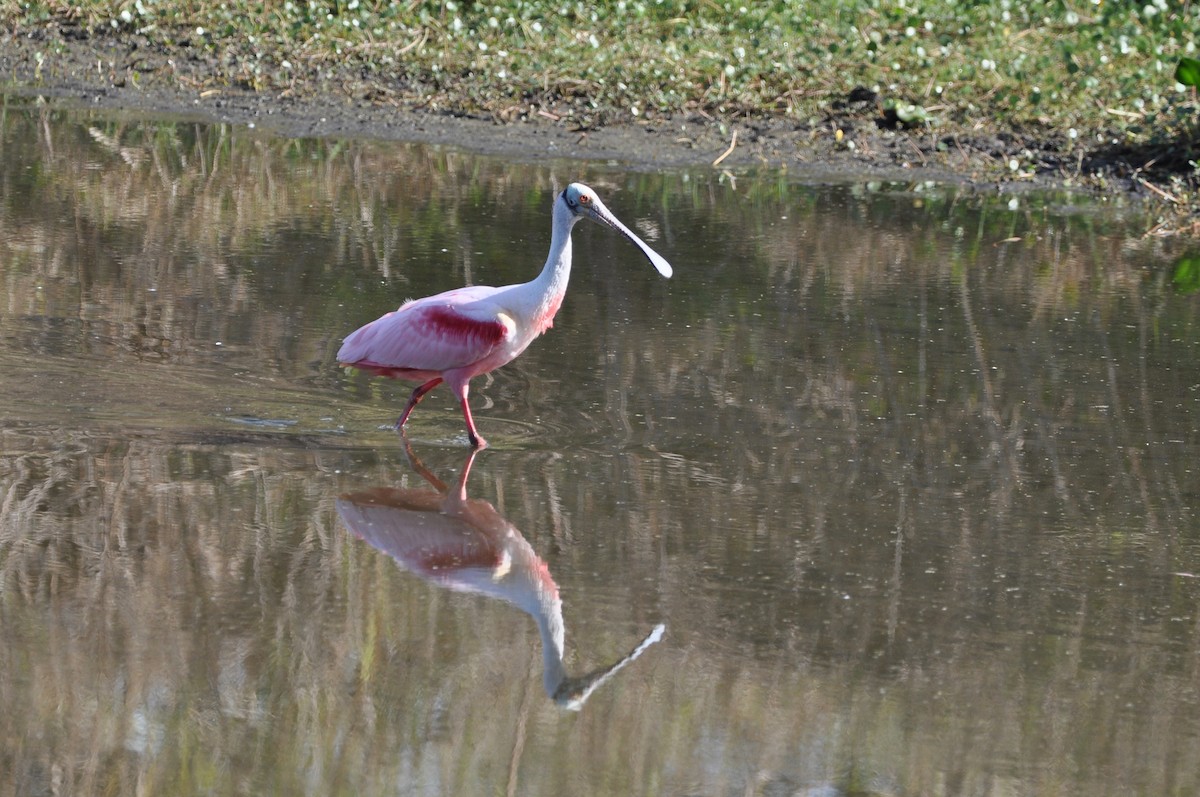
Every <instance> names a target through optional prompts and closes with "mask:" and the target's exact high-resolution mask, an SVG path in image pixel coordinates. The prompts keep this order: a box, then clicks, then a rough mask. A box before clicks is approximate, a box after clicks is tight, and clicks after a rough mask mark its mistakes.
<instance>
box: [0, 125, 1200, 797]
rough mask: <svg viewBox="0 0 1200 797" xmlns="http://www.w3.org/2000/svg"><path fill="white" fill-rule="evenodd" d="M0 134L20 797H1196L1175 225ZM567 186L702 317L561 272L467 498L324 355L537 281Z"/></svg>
mask: <svg viewBox="0 0 1200 797" xmlns="http://www.w3.org/2000/svg"><path fill="white" fill-rule="evenodd" d="M0 121H2V124H0V137H2V138H0V147H2V148H3V157H2V158H0V231H2V234H0V298H2V300H3V307H2V309H0V367H2V369H3V376H2V377H0V404H2V405H3V407H4V412H3V413H2V414H0V672H2V673H3V677H2V678H0V772H3V773H5V775H4V777H0V784H3V785H0V795H6V794H13V795H27V794H42V793H50V792H52V791H57V792H62V793H71V794H94V793H102V792H103V793H121V794H129V793H135V792H140V793H146V794H264V793H279V794H285V793H286V794H333V793H337V794H497V793H508V794H521V795H535V794H546V795H549V794H589V795H605V794H611V795H628V794H671V795H745V794H762V795H771V796H777V795H792V794H847V795H861V794H876V793H877V794H906V795H931V794H946V795H1010V794H1011V795H1017V794H1039V795H1041V794H1081V793H1087V794H1113V795H1117V794H1167V793H1177V794H1185V793H1193V792H1196V791H1200V523H1198V519H1197V511H1196V510H1197V505H1198V502H1200V474H1198V469H1200V466H1198V465H1197V462H1198V461H1200V420H1198V419H1200V358H1198V357H1197V356H1196V352H1197V345H1198V343H1200V301H1198V300H1197V298H1196V296H1195V295H1192V296H1188V295H1182V294H1180V293H1178V292H1176V291H1175V290H1174V289H1173V287H1172V276H1173V273H1174V271H1173V269H1174V266H1175V263H1176V262H1178V259H1179V258H1180V257H1183V256H1185V255H1187V254H1188V253H1187V252H1185V251H1175V250H1174V249H1171V248H1169V245H1168V244H1166V243H1164V242H1162V241H1160V240H1157V239H1153V238H1142V237H1141V236H1140V233H1141V232H1142V230H1143V229H1144V228H1145V227H1146V226H1148V225H1145V224H1140V223H1139V222H1138V221H1137V220H1136V219H1135V218H1132V217H1131V218H1122V216H1121V214H1120V213H1119V212H1117V211H1114V210H1112V209H1106V208H1097V207H1093V206H1091V203H1087V202H1082V201H1081V200H1078V199H1072V198H1071V197H1069V196H1044V195H1030V196H1021V197H1017V198H1013V197H1010V196H1007V195H1005V196H993V195H986V194H980V193H967V192H956V191H954V190H952V189H951V188H949V187H946V186H938V185H870V184H861V185H805V184H802V183H799V182H795V181H792V180H790V179H788V178H787V177H785V176H779V175H743V176H739V177H737V178H736V179H731V178H730V177H729V176H721V175H717V174H712V173H709V172H706V171H699V172H694V173H692V174H668V175H645V174H629V173H625V172H622V171H621V170H620V169H619V168H617V167H616V166H613V165H611V164H597V163H587V164H578V163H553V162H543V163H534V164H531V163H524V164H508V163H504V162H500V161H496V160H488V159H484V158H476V157H472V156H469V155H464V154H461V153H457V152H452V151H437V150H432V149H429V148H423V147H416V146H405V145H397V144H383V143H364V142H336V141H286V140H280V139H276V138H272V137H270V136H267V135H263V134H258V133H256V132H255V131H253V130H245V129H237V128H227V127H219V126H217V127H210V126H204V125H199V124H193V123H176V122H159V121H136V120H134V121H129V120H127V121H123V122H122V121H112V120H110V119H105V118H103V117H91V116H86V115H78V114H69V113H62V112H51V111H46V110H44V109H32V110H31V109H29V108H27V107H26V108H21V107H16V108H14V107H12V106H11V105H10V106H8V108H7V110H6V111H5V113H4V116H3V119H2V120H0ZM573 179H583V180H585V181H587V182H589V183H590V184H592V185H593V186H594V187H596V188H597V189H598V191H599V192H600V194H601V196H603V197H604V199H605V200H606V202H607V203H608V205H609V207H610V208H612V210H613V211H614V212H615V213H616V214H617V215H618V216H619V217H621V218H622V219H624V220H625V221H626V223H629V224H630V225H631V226H632V227H634V228H635V229H636V230H638V232H639V233H640V234H642V235H643V236H645V237H646V238H647V240H648V241H649V242H650V243H651V245H653V246H654V247H655V248H657V249H658V250H659V251H660V252H662V253H663V254H664V255H666V256H667V257H668V259H670V260H671V262H672V263H673V264H674V265H675V267H676V276H675V278H674V279H672V280H670V281H665V280H662V279H661V278H659V277H658V275H657V274H655V273H654V271H653V270H652V269H651V268H650V267H649V266H648V265H647V264H646V263H645V261H643V260H642V259H641V258H640V256H639V255H638V254H637V253H636V251H635V250H634V249H633V248H632V247H631V246H629V245H628V243H627V242H625V241H624V240H622V239H620V238H619V237H618V236H615V235H613V234H611V233H610V232H608V231H605V230H603V229H601V228H599V227H597V226H595V225H585V224H581V225H580V226H579V227H578V228H577V230H576V234H575V248H576V268H575V273H574V276H573V281H572V286H571V291H570V292H569V294H568V296H567V300H566V303H565V305H564V307H563V310H562V312H561V313H560V315H559V317H558V319H557V321H556V324H555V327H554V329H553V330H552V331H551V332H550V333H549V334H548V335H547V336H546V337H544V338H542V339H541V340H539V341H537V342H536V343H535V344H534V345H533V346H532V347H531V348H530V350H529V351H528V352H526V354H525V355H524V356H522V357H521V358H520V359H519V360H518V361H516V362H515V363H513V364H512V365H510V366H508V367H506V368H504V369H502V370H501V371H498V372H496V373H495V374H494V375H493V378H491V379H479V380H476V382H475V383H474V385H473V391H474V392H473V406H474V408H475V414H476V420H477V422H478V423H479V425H480V430H481V431H482V433H483V434H484V435H485V436H486V437H487V438H488V439H489V441H490V442H491V444H492V447H491V448H489V449H488V450H486V451H484V452H482V453H481V454H479V456H478V457H476V458H475V460H474V462H473V464H472V465H471V472H470V477H469V480H468V481H467V483H466V496H467V498H468V499H469V500H466V501H464V500H461V497H456V496H457V491H456V490H455V489H454V487H455V484H456V482H457V481H458V480H459V478H460V476H461V475H462V474H463V471H464V468H466V467H467V466H468V455H467V450H466V448H465V438H464V436H463V430H462V423H461V417H460V416H459V414H458V412H457V409H456V408H455V406H454V402H453V400H452V398H451V397H450V395H449V393H448V391H445V389H444V388H442V389H439V390H438V391H437V392H435V393H434V394H431V396H430V398H429V399H427V400H426V402H425V403H424V404H422V405H421V407H420V408H419V409H418V410H417V411H416V413H415V414H414V415H413V419H412V421H411V423H410V430H411V431H410V439H411V443H412V453H413V454H414V455H415V459H416V460H417V461H416V462H414V463H411V464H410V462H409V461H408V459H407V458H406V455H405V451H404V449H403V447H402V445H401V442H400V440H399V438H398V437H397V436H396V434H395V433H394V432H392V431H391V430H390V429H389V424H390V423H391V422H392V421H393V420H394V419H395V417H396V415H397V414H398V412H399V410H400V409H401V407H402V406H403V403H404V400H405V399H406V397H407V394H408V392H409V390H410V389H411V387H410V386H408V385H406V384H403V383H399V384H398V383H393V382H389V381H386V380H379V379H371V378H367V377H365V376H363V375H361V374H354V373H345V372H343V371H342V370H340V369H339V368H338V367H337V366H336V364H335V362H334V353H335V352H336V350H337V347H338V344H339V342H340V339H341V337H342V336H344V335H345V334H346V333H348V332H349V331H351V330H353V329H354V328H355V327H356V326H358V325H359V324H360V323H362V322H364V321H366V320H369V319H371V318H374V317H376V316H377V315H379V314H380V313H382V312H384V311H386V310H388V309H391V308H393V307H394V306H395V305H396V304H398V303H399V302H400V301H401V300H402V299H404V298H406V297H410V296H419V295H424V294H427V293H431V292H435V291H438V290H443V289H447V288H451V287H455V286H458V285H460V284H463V283H466V282H474V283H481V284H504V283H507V282H514V281H521V280H524V279H527V278H529V277H531V276H532V275H533V274H534V273H535V272H536V270H537V269H538V268H539V267H540V265H541V263H542V261H543V259H544V258H545V252H546V247H547V245H548V241H549V227H550V223H549V207H550V204H551V201H552V198H553V196H554V191H555V189H556V188H561V186H563V185H564V184H565V183H567V182H569V181H570V180H573ZM447 485H448V488H447V489H448V492H447V493H446V494H445V495H441V494H439V492H438V491H437V489H435V488H437V487H439V486H440V487H446V486H447ZM659 624H663V625H665V633H663V634H662V638H661V640H657V633H656V627H657V626H658V625H659ZM564 640H565V641H564ZM656 640H657V641H656ZM631 652H636V653H637V654H638V655H637V656H636V658H635V659H633V660H631V661H628V662H626V663H625V664H624V666H619V668H618V669H616V670H615V671H612V672H607V670H606V668H608V667H610V666H611V665H613V664H615V663H618V662H621V660H622V658H623V657H625V656H626V655H627V654H630V653H631ZM571 708H575V709H577V710H570V709H571Z"/></svg>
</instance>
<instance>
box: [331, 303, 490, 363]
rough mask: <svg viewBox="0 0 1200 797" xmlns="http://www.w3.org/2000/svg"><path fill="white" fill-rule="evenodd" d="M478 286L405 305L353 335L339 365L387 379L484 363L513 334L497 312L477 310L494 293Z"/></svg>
mask: <svg viewBox="0 0 1200 797" xmlns="http://www.w3.org/2000/svg"><path fill="white" fill-rule="evenodd" d="M495 291H496V289H495V288H488V287H483V286H479V285H475V286H471V287H468V288H459V289H458V290H453V291H447V292H445V293H440V294H438V295H437V296H430V297H428V298H425V299H417V300H415V301H410V302H405V303H404V304H403V305H401V306H400V308H399V309H398V310H396V311H394V312H391V313H388V314H387V315H385V316H383V317H381V318H377V319H376V320H374V321H372V322H371V323H369V324H367V325H366V326H364V327H361V328H359V329H358V330H356V331H355V332H352V333H351V334H350V335H349V336H348V337H347V338H346V340H345V341H344V342H343V343H342V348H341V349H340V350H339V351H338V355H337V358H338V362H340V363H344V364H346V365H357V366H359V367H364V368H367V369H369V370H375V371H379V372H380V373H384V374H386V375H395V376H402V375H403V374H400V373H389V372H402V371H417V372H440V371H448V370H451V369H454V368H463V367H465V366H468V365H471V364H472V363H476V362H479V361H480V360H483V359H484V358H486V357H487V356H488V355H490V354H491V353H492V352H493V351H495V349H496V348H497V347H498V346H501V345H503V343H504V342H505V340H507V339H508V337H509V336H510V335H511V329H510V328H509V327H508V326H506V325H505V324H504V323H502V322H501V321H500V320H499V319H498V318H497V317H496V311H495V310H494V309H493V308H487V307H481V306H474V307H473V306H472V305H473V304H477V303H479V302H480V300H482V299H487V298H489V297H491V296H492V295H493V294H494V293H495Z"/></svg>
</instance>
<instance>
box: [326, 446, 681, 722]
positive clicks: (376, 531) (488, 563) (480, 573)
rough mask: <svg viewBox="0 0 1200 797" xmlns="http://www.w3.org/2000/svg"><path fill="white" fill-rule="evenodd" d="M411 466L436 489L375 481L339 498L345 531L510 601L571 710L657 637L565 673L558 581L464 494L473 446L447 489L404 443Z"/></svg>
mask: <svg viewBox="0 0 1200 797" xmlns="http://www.w3.org/2000/svg"><path fill="white" fill-rule="evenodd" d="M404 444H405V453H406V454H408V456H409V461H410V462H411V463H412V466H413V468H414V469H415V470H416V471H417V473H419V474H420V475H421V476H422V477H423V478H424V479H425V480H426V481H428V482H429V483H430V484H432V485H433V486H434V488H435V489H436V490H437V492H433V491H432V490H423V489H416V488H412V489H402V488H397V487H374V488H370V489H367V490H360V491H357V492H352V493H346V494H344V495H342V496H339V497H338V500H337V512H338V516H339V517H341V519H342V523H343V524H345V526H346V528H347V529H349V530H350V532H351V533H353V534H354V535H356V536H357V537H359V538H360V539H362V540H364V541H366V542H367V543H369V544H370V545H371V546H372V547H374V548H377V549H379V550H380V551H383V552H384V553H386V554H387V555H388V556H391V557H392V558H393V559H395V560H396V563H397V564H398V565H400V566H401V567H402V568H404V569H405V570H408V571H410V572H412V573H414V574H416V575H418V576H420V577H421V578H422V579H425V580H426V581H428V582H430V583H432V584H436V585H438V586H440V587H445V588H447V589H451V590H455V591H460V592H471V593H475V594H480V595H486V596H488V597H491V598H497V599H499V600H502V601H506V602H508V603H511V604H513V605H514V606H516V607H518V608H519V609H521V610H522V611H524V612H526V613H527V614H529V616H530V617H532V618H533V619H534V622H536V623H537V627H538V632H539V633H540V635H541V638H542V661H543V667H542V678H543V685H544V686H545V689H546V695H547V696H548V697H550V699H552V700H553V701H554V702H555V703H557V704H558V705H559V706H561V707H563V708H567V709H572V710H578V709H580V708H582V707H583V704H584V701H586V700H587V699H588V697H589V696H590V695H591V694H592V693H593V692H594V691H596V689H597V688H599V686H600V685H601V684H603V683H604V682H605V681H607V680H609V679H610V678H612V677H613V676H614V675H616V674H617V672H618V671H620V670H621V669H623V668H624V667H625V666H626V665H627V664H629V663H630V662H631V661H633V660H634V659H636V658H638V657H639V656H640V655H642V653H643V652H644V651H645V650H646V648H648V647H650V646H651V645H653V644H654V643H655V642H658V641H659V640H660V639H662V636H663V632H664V631H665V630H666V626H664V625H662V624H659V625H657V626H655V627H654V629H653V630H651V631H650V633H649V634H648V635H646V637H644V638H643V639H642V641H641V642H640V643H638V645H637V646H636V647H634V648H633V650H631V651H630V652H629V653H628V654H626V655H625V656H624V657H622V658H621V659H619V660H617V661H616V662H614V663H612V664H609V665H607V666H604V667H600V668H599V669H596V670H593V671H591V672H589V673H587V674H586V675H581V676H577V677H570V676H568V675H567V671H566V667H565V665H564V663H563V657H564V655H565V652H566V629H565V627H564V626H563V613H562V599H561V598H560V597H559V595H558V585H557V584H555V583H554V579H553V578H551V576H550V571H549V570H548V569H547V567H546V563H545V562H544V561H542V559H541V558H540V557H539V556H538V555H537V553H536V552H535V551H534V550H533V547H532V546H531V545H530V544H529V542H528V541H527V540H526V539H525V537H524V536H522V534H521V532H520V531H518V530H517V529H516V527H515V526H513V525H512V523H510V522H509V521H508V520H507V519H506V518H505V517H504V516H503V515H501V514H500V513H499V512H497V511H496V508H495V507H494V506H492V505H491V504H490V503H488V502H487V501H481V500H479V499H470V498H467V477H468V476H469V475H470V473H471V463H472V462H473V461H474V459H475V455H476V453H478V449H473V450H472V451H471V452H470V453H469V454H467V462H466V464H465V465H463V469H462V474H461V475H460V476H459V477H458V483H457V484H456V485H455V486H454V487H452V488H448V487H447V486H446V485H445V484H444V483H443V482H442V481H441V480H440V479H438V478H437V477H436V476H434V475H433V474H432V473H431V472H430V471H429V470H428V469H426V468H425V466H424V465H422V464H421V463H420V461H419V460H417V458H416V457H415V456H413V455H412V451H411V450H410V449H409V448H408V441H407V439H406V440H405V441H404Z"/></svg>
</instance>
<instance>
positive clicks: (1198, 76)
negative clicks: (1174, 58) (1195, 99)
mask: <svg viewBox="0 0 1200 797" xmlns="http://www.w3.org/2000/svg"><path fill="white" fill-rule="evenodd" d="M1175 80H1177V81H1179V82H1180V83H1182V84H1183V85H1185V86H1196V87H1200V61H1197V60H1196V59H1195V58H1180V59H1179V66H1177V67H1175Z"/></svg>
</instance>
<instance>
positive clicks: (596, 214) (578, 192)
mask: <svg viewBox="0 0 1200 797" xmlns="http://www.w3.org/2000/svg"><path fill="white" fill-rule="evenodd" d="M558 202H559V203H560V204H562V205H563V207H565V208H566V210H567V211H569V212H570V214H571V216H570V218H571V219H572V220H574V219H576V218H581V217H585V216H586V217H587V218H589V219H592V220H593V221H598V222H600V223H601V224H604V225H605V226H608V227H612V228H613V229H614V230H616V231H617V232H619V233H621V234H622V235H624V236H625V237H626V238H628V239H629V240H631V241H633V242H634V243H635V244H636V245H637V247H638V248H639V249H641V250H642V254H644V255H645V256H646V259H647V260H649V261H650V263H651V264H652V265H653V266H654V267H655V268H656V269H658V273H659V274H662V275H663V276H664V277H670V276H671V274H672V273H673V270H672V269H671V264H670V263H668V262H667V261H666V259H664V258H663V256H662V255H660V254H659V253H658V252H655V251H654V250H653V249H651V248H650V247H649V246H648V245H647V244H646V242H645V241H643V240H642V239H641V238H639V237H637V236H636V235H634V234H633V231H632V230H630V229H629V228H628V227H626V226H625V225H624V224H622V223H621V222H620V221H618V220H617V217H616V216H614V215H613V214H612V213H611V212H610V211H609V209H608V208H606V207H605V206H604V203H603V202H601V201H600V197H598V196H596V192H595V191H593V190H592V189H591V188H588V187H587V186H586V185H584V184H583V183H571V184H570V185H568V186H567V187H566V188H565V189H563V192H562V194H560V195H559V197H558Z"/></svg>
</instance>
